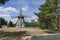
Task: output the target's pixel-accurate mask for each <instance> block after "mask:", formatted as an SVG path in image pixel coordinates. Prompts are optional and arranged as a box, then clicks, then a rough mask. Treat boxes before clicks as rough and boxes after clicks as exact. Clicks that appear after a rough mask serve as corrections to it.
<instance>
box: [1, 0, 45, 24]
mask: <svg viewBox="0 0 60 40" xmlns="http://www.w3.org/2000/svg"><path fill="white" fill-rule="evenodd" d="M44 3H45V0H10V1H8V2H7V3H5V4H4V5H1V6H0V17H2V18H4V19H5V20H7V21H12V22H14V23H16V21H17V18H11V17H12V16H18V15H19V13H20V7H21V6H22V13H23V15H26V16H30V17H31V18H25V21H29V22H30V21H31V20H35V21H36V20H37V17H36V15H34V12H39V7H40V6H41V5H42V4H44Z"/></svg>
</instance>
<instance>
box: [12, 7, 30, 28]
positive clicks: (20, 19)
mask: <svg viewBox="0 0 60 40" xmlns="http://www.w3.org/2000/svg"><path fill="white" fill-rule="evenodd" d="M28 17H29V16H23V14H22V7H20V14H19V16H16V17H12V18H18V20H17V22H16V27H20V28H21V27H25V24H24V18H28ZM29 18H31V17H29Z"/></svg>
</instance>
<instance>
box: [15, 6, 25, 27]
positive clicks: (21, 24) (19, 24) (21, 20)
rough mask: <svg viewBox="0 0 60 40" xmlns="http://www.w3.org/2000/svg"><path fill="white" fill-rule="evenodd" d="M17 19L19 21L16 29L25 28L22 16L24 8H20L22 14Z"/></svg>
mask: <svg viewBox="0 0 60 40" xmlns="http://www.w3.org/2000/svg"><path fill="white" fill-rule="evenodd" d="M17 18H18V20H17V24H16V27H24V16H23V14H22V7H21V8H20V14H19V16H18V17H17Z"/></svg>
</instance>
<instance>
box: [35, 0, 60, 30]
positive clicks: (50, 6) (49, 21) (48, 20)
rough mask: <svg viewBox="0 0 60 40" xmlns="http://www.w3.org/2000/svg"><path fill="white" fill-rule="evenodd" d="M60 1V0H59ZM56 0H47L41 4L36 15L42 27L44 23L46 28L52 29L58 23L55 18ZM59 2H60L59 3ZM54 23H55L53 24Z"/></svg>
mask: <svg viewBox="0 0 60 40" xmlns="http://www.w3.org/2000/svg"><path fill="white" fill-rule="evenodd" d="M59 1H60V0H59ZM55 3H56V1H55V0H46V2H45V3H44V4H43V5H41V6H40V8H39V11H40V12H38V13H35V15H36V16H37V17H38V22H39V25H40V27H42V26H43V25H44V27H45V28H47V29H51V28H53V27H56V26H54V25H55V24H56V22H55V21H56V20H55V15H54V12H55V7H56V6H55ZM57 4H58V3H57ZM53 24H54V25H53Z"/></svg>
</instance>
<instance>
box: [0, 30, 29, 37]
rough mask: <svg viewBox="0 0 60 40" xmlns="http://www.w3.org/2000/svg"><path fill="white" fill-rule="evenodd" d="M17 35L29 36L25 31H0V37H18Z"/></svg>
mask: <svg viewBox="0 0 60 40" xmlns="http://www.w3.org/2000/svg"><path fill="white" fill-rule="evenodd" d="M18 36H29V34H27V32H26V31H19V32H3V31H0V37H18Z"/></svg>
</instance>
